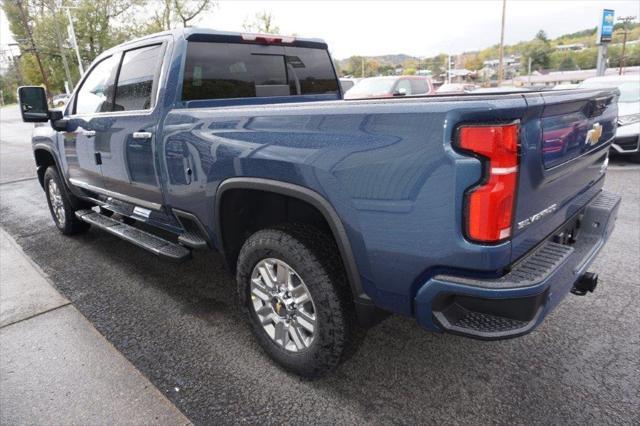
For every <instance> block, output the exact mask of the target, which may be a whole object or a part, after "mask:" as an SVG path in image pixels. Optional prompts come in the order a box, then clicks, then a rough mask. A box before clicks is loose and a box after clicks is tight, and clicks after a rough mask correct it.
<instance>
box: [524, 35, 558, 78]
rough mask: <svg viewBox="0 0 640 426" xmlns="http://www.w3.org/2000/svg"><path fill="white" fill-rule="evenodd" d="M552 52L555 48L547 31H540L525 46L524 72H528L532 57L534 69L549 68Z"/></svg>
mask: <svg viewBox="0 0 640 426" xmlns="http://www.w3.org/2000/svg"><path fill="white" fill-rule="evenodd" d="M551 52H553V48H552V47H551V44H550V43H549V39H548V38H547V35H546V33H545V32H544V31H542V30H540V31H538V33H537V34H536V37H535V38H534V39H533V40H532V41H530V42H528V43H526V44H525V45H524V47H523V52H522V59H521V64H522V72H523V74H526V73H527V68H528V65H529V58H531V68H532V69H537V70H541V69H548V68H549V65H550V64H551V59H550V55H551Z"/></svg>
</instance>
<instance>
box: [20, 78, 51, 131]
mask: <svg viewBox="0 0 640 426" xmlns="http://www.w3.org/2000/svg"><path fill="white" fill-rule="evenodd" d="M18 99H19V100H20V113H21V114H22V121H24V122H25V123H44V122H46V121H49V106H48V104H47V94H46V92H45V91H44V88H42V87H40V86H22V87H18Z"/></svg>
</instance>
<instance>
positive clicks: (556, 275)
mask: <svg viewBox="0 0 640 426" xmlns="http://www.w3.org/2000/svg"><path fill="white" fill-rule="evenodd" d="M19 97H20V103H21V112H22V116H23V119H24V121H26V122H35V123H45V122H49V123H50V125H45V124H37V125H36V127H35V128H34V132H33V137H32V144H33V150H34V153H35V165H36V167H37V175H38V178H39V180H40V183H41V185H42V187H43V189H44V192H45V194H46V198H47V202H48V205H49V209H50V211H51V215H52V218H53V221H54V222H55V225H56V226H57V227H58V228H59V230H60V231H61V232H62V233H63V234H65V235H70V234H75V233H78V232H82V231H85V230H87V229H88V228H89V226H91V227H92V228H93V229H99V230H101V231H100V232H107V233H110V234H113V235H115V236H118V237H120V238H123V239H125V240H127V241H129V242H131V243H133V244H135V245H137V246H139V247H141V248H143V249H146V250H148V251H149V252H151V253H153V254H155V255H157V256H159V257H160V258H161V259H165V260H172V261H184V260H187V259H188V258H189V257H190V256H191V254H192V251H194V250H217V251H219V252H220V253H221V254H222V257H223V258H224V260H225V261H226V263H227V265H228V267H229V269H230V270H231V271H232V272H233V273H234V274H235V277H236V280H237V289H238V299H239V302H240V305H241V307H242V309H243V311H244V312H246V315H247V318H248V322H249V324H250V327H251V328H252V330H253V332H254V334H255V336H256V339H257V341H258V342H259V344H260V345H261V347H262V348H263V349H264V350H265V351H266V352H267V353H268V354H269V355H270V356H271V357H272V358H273V359H274V360H275V361H276V362H277V363H279V364H280V365H281V366H283V367H284V368H285V369H287V370H289V371H292V372H295V373H297V374H300V375H302V376H307V377H318V376H321V375H323V374H325V373H327V372H328V371H330V370H331V369H333V368H335V367H336V366H337V365H338V364H339V362H340V361H341V360H342V359H344V357H345V353H348V352H351V351H350V350H349V349H350V348H351V349H352V348H353V347H354V343H353V342H354V341H357V340H359V339H358V337H360V336H362V335H363V333H362V332H363V330H366V326H370V325H371V324H375V323H376V322H377V321H380V319H383V318H384V317H385V315H386V314H387V313H396V314H402V315H407V316H411V317H414V318H415V319H416V320H417V322H418V324H420V325H421V326H422V327H424V328H425V329H427V330H431V331H436V332H447V333H454V334H457V335H462V336H468V337H472V338H478V339H485V340H492V339H504V338H511V337H515V336H520V335H523V334H525V333H528V332H530V331H532V330H533V329H534V328H536V327H537V326H538V325H539V324H540V323H541V322H542V321H543V318H545V316H546V315H547V314H548V313H549V312H550V311H551V310H552V309H553V308H554V307H555V306H556V305H557V304H558V303H559V302H560V301H561V300H562V299H563V298H564V297H565V295H567V294H568V293H570V292H572V293H575V294H579V295H584V294H586V293H588V292H590V291H593V289H594V288H595V286H596V283H597V275H595V274H594V273H592V272H588V270H587V268H588V266H589V264H590V263H591V262H592V260H593V259H594V257H595V256H596V254H597V253H598V252H599V250H600V249H601V248H602V246H603V245H604V243H605V241H606V240H607V238H608V237H609V235H610V234H611V232H612V230H613V226H614V223H615V219H616V214H617V210H618V207H619V204H620V197H619V196H617V195H614V194H611V193H608V192H605V191H603V189H602V188H603V184H604V179H605V172H606V170H607V164H608V150H609V146H610V144H611V140H612V138H613V137H614V135H615V131H616V119H617V98H618V92H617V91H616V90H615V89H613V90H610V89H595V90H572V91H554V92H551V91H549V92H526V93H525V92H523V93H499V94H491V93H483V94H478V95H473V94H469V95H464V96H460V95H440V96H438V95H436V96H403V97H398V98H391V99H389V98H387V99H366V100H344V99H342V93H341V88H340V85H339V83H338V78H337V76H336V72H335V70H334V66H333V62H332V60H331V57H330V55H329V53H328V49H327V45H326V44H325V43H324V42H323V41H321V40H318V39H303V38H294V37H285V36H274V35H259V34H241V33H228V32H219V31H212V30H206V29H184V30H178V31H172V32H165V33H160V34H155V35H151V36H147V37H144V38H140V39H137V40H135V41H131V42H128V43H125V44H122V45H119V46H117V47H114V48H112V49H110V50H108V51H106V52H104V53H102V54H101V55H100V56H99V57H98V58H97V59H96V60H95V61H94V62H93V64H92V65H91V67H90V68H89V70H88V71H87V73H86V74H85V75H84V76H83V78H82V79H81V81H80V82H79V84H78V86H77V87H76V88H75V90H74V91H73V94H72V96H71V98H70V101H69V102H68V104H67V105H66V107H65V108H64V109H63V110H49V108H48V106H47V102H46V97H45V92H44V90H43V89H42V88H41V87H33V86H32V87H22V88H20V89H19ZM212 279H213V278H212Z"/></svg>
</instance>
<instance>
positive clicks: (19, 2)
mask: <svg viewBox="0 0 640 426" xmlns="http://www.w3.org/2000/svg"><path fill="white" fill-rule="evenodd" d="M16 4H17V5H18V9H20V17H21V18H22V25H24V29H25V30H26V31H27V35H28V36H29V42H30V44H31V49H32V50H33V54H34V55H35V57H36V62H37V63H38V68H40V73H41V74H42V82H43V83H44V87H45V90H46V92H47V96H49V95H51V92H50V91H49V88H50V86H49V79H48V78H47V74H46V73H45V72H44V67H43V66H42V61H41V60H40V53H39V52H38V49H36V43H35V42H34V41H33V33H32V32H31V27H29V22H28V21H27V15H26V13H25V12H24V6H23V4H22V0H17V1H16Z"/></svg>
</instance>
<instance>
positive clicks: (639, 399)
mask: <svg viewBox="0 0 640 426" xmlns="http://www.w3.org/2000/svg"><path fill="white" fill-rule="evenodd" d="M2 126H3V132H2V133H3V135H0V136H1V138H2V143H4V141H5V136H4V133H5V131H4V129H6V128H7V127H5V123H4V122H3V124H2ZM23 137H24V138H25V140H26V143H28V132H25V133H23ZM29 159H30V158H29ZM0 160H2V159H1V158H0ZM12 161H15V160H13V159H12ZM25 161H26V160H25ZM31 161H32V160H31ZM0 167H3V164H2V163H0ZM4 182H5V183H3V184H1V185H0V225H1V226H2V227H3V228H4V229H5V230H6V231H7V232H9V233H10V234H11V235H12V236H13V237H14V238H15V239H16V240H17V242H18V243H19V244H20V245H21V246H22V247H23V249H24V251H25V252H26V253H27V254H28V255H29V256H31V257H32V258H33V259H34V260H35V262H36V263H38V265H40V267H41V268H42V269H43V270H44V271H45V272H46V273H47V274H49V276H50V277H51V279H52V281H53V282H54V284H55V286H56V287H57V289H58V290H59V291H60V292H61V293H62V294H63V295H64V296H66V297H67V298H68V299H69V300H71V301H72V302H73V304H74V305H75V306H76V307H77V308H78V309H79V310H80V311H81V312H82V314H83V315H85V316H86V317H87V318H88V319H89V321H91V322H92V323H93V325H94V326H95V327H96V328H97V329H98V330H99V331H100V332H101V333H102V334H103V335H104V336H105V337H106V338H107V339H108V340H109V341H111V342H112V343H113V345H114V346H115V347H116V348H117V349H118V350H119V351H120V352H121V353H122V354H123V355H124V356H125V357H127V358H128V359H129V360H130V361H131V362H132V363H133V364H134V365H135V366H136V367H137V368H138V369H139V370H140V371H141V372H142V373H143V374H144V375H145V376H147V377H148V378H149V379H150V380H151V381H152V382H153V383H154V384H155V386H157V387H158V389H160V390H161V391H162V392H164V393H165V394H166V395H167V396H168V397H169V399H170V400H171V401H172V402H173V403H174V404H176V406H177V407H178V408H179V409H180V410H182V412H183V413H184V414H185V415H186V416H187V417H189V418H190V419H191V420H192V421H193V422H195V423H196V424H205V423H213V422H215V423H220V424H228V423H242V422H250V423H258V422H259V423H266V424H274V423H283V422H288V423H303V422H310V423H327V424H329V423H349V424H353V423H358V424H362V423H372V424H388V423H407V424H408V423H456V424H483V423H501V424H507V423H509V424H511V423H516V424H522V423H542V424H559V423H571V424H584V423H589V424H594V423H597V424H602V423H612V424H613V423H616V424H620V423H623V424H639V423H640V413H639V408H638V407H640V361H639V360H640V333H639V331H638V330H640V327H639V324H638V322H639V320H640V305H639V302H640V299H639V296H640V278H639V277H640V270H639V260H640V167H638V166H631V165H627V164H625V163H623V162H619V163H614V164H613V167H612V169H611V170H610V171H609V174H608V178H607V183H606V189H608V190H610V191H615V192H618V193H621V194H623V197H624V198H623V204H622V207H621V210H620V214H619V217H618V224H617V228H616V230H615V232H614V234H613V236H612V238H611V240H610V241H609V244H608V245H607V246H606V247H605V249H604V250H603V251H602V252H601V254H600V256H599V257H598V259H597V260H596V262H595V263H594V265H593V267H592V270H594V271H597V272H598V273H599V274H600V283H599V286H598V289H597V290H596V292H595V293H594V294H593V295H589V296H586V297H575V296H568V297H567V299H565V301H564V302H563V303H562V304H561V305H560V306H559V307H558V308H557V309H556V310H555V311H554V312H553V313H552V314H551V315H550V316H549V317H548V318H547V320H546V321H545V323H544V324H543V325H542V326H541V327H540V328H539V329H538V330H536V331H535V332H533V333H532V334H529V335H527V336H524V337H520V338H517V339H513V340H508V341H500V342H481V341H475V340H470V339H465V338H462V337H457V336H452V335H439V334H432V333H429V332H426V331H424V330H422V329H421V328H419V327H418V326H417V325H416V323H415V322H414V321H413V320H412V319H410V318H404V317H399V316H393V317H390V318H388V319H387V320H385V321H384V322H383V323H381V324H379V325H378V326H376V327H374V328H373V329H371V330H369V332H368V333H367V335H366V337H365V338H364V340H363V342H362V344H361V346H360V348H359V350H358V351H357V352H356V353H355V354H354V355H353V356H352V357H351V358H350V359H349V360H348V361H347V362H345V363H344V364H343V365H342V366H341V367H340V368H339V369H338V370H337V372H336V373H335V374H333V375H331V376H329V377H327V378H325V379H321V380H318V381H305V380H302V379H300V378H298V377H296V376H293V375H290V374H287V373H285V372H283V371H282V370H280V369H279V368H278V367H276V366H275V365H274V364H273V363H272V362H271V361H270V360H269V359H268V358H267V357H266V356H265V355H264V354H263V353H262V351H261V350H260V348H259V347H258V345H257V344H256V343H255V342H254V340H253V337H252V335H251V334H250V331H249V328H248V326H247V325H246V324H245V323H244V320H243V317H242V316H241V313H240V311H239V310H238V308H237V307H236V302H235V294H234V291H235V285H234V282H233V278H232V277H231V276H230V274H229V273H228V272H226V271H225V269H224V268H223V264H222V261H221V258H220V257H219V256H218V255H217V254H214V253H203V252H201V253H197V254H196V256H195V258H194V259H193V260H192V261H189V262H186V263H184V264H181V265H174V264H170V263H164V262H162V261H160V260H159V259H157V258H155V257H154V256H152V255H150V254H147V253H146V252H144V251H142V250H140V249H138V248H136V247H134V246H132V245H130V244H128V243H126V242H123V241H121V240H118V239H116V238H114V237H111V236H109V235H107V234H105V233H103V232H100V231H98V230H91V231H90V232H88V233H86V234H83V235H80V236H77V237H73V238H69V237H64V236H62V235H60V234H59V233H58V231H57V230H56V229H55V227H54V226H53V223H52V221H51V218H50V217H49V212H48V211H47V208H46V201H45V198H44V193H43V192H42V190H41V189H40V187H39V185H38V183H37V181H36V180H35V179H32V180H20V181H16V182H13V183H12V182H8V181H7V180H4Z"/></svg>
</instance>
